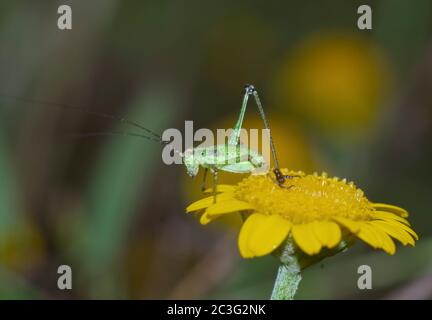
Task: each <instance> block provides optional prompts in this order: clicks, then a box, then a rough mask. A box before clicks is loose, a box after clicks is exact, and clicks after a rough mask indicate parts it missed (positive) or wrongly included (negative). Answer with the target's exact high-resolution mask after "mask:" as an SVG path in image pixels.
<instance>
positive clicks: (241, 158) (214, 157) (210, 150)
mask: <svg viewBox="0 0 432 320" xmlns="http://www.w3.org/2000/svg"><path fill="white" fill-rule="evenodd" d="M250 96H253V97H254V99H255V103H256V105H257V107H258V112H259V114H260V117H261V119H262V121H263V123H264V128H265V129H266V132H267V134H268V138H269V142H270V149H271V152H272V158H273V162H274V169H273V174H274V175H275V183H276V184H278V185H279V186H280V187H283V188H289V187H290V186H285V181H286V179H290V178H292V176H289V175H284V174H282V172H281V171H280V168H279V162H278V159H277V156H276V149H275V147H274V144H273V139H272V136H271V133H270V128H269V124H268V120H267V118H266V116H265V113H264V109H263V107H262V104H261V100H260V98H259V96H258V92H257V90H256V89H255V87H254V86H253V85H250V84H247V85H245V93H244V96H243V103H242V105H241V109H240V114H239V117H238V120H237V122H236V124H235V126H234V128H233V129H232V131H231V133H230V135H229V137H228V142H227V143H224V144H218V145H213V146H207V147H195V148H189V149H187V150H185V152H179V151H178V150H174V152H176V153H178V154H179V156H180V157H181V158H182V162H183V164H184V165H185V167H186V171H187V173H188V175H189V176H191V177H195V176H196V175H197V174H198V172H199V168H200V167H202V168H204V176H203V181H202V185H201V188H202V190H205V188H206V187H205V183H206V177H207V174H208V171H211V173H212V174H213V199H214V200H213V201H214V202H216V197H217V183H218V172H219V171H226V172H230V173H252V172H253V171H254V170H256V169H259V168H262V167H263V166H264V165H265V164H266V163H265V160H264V157H263V156H262V155H261V154H259V153H258V152H257V151H255V150H253V149H250V148H248V147H247V146H245V145H242V144H241V142H240V134H241V129H242V125H243V120H244V115H245V112H246V108H247V104H248V100H249V97H250ZM2 97H3V98H6V99H13V100H17V101H21V102H26V103H36V104H45V105H52V106H57V107H61V108H66V109H73V110H78V111H82V112H85V113H88V114H92V115H95V116H99V117H103V118H109V119H112V120H116V121H119V122H121V123H124V124H127V125H129V126H132V127H135V128H139V129H141V130H143V131H145V132H146V134H139V133H131V132H87V133H80V134H76V135H74V136H77V137H90V136H103V135H121V136H134V137H141V138H145V139H147V140H151V141H155V142H158V143H160V144H162V145H168V144H170V141H165V140H162V137H161V135H159V134H157V133H155V132H153V131H152V130H150V129H148V128H146V127H144V126H142V125H141V124H139V123H137V122H134V121H131V120H128V119H126V118H122V117H117V116H114V115H112V114H108V113H103V112H96V111H92V110H89V109H86V108H80V107H75V106H70V105H67V104H61V103H53V102H46V101H38V100H33V99H26V98H18V97H12V96H2Z"/></svg>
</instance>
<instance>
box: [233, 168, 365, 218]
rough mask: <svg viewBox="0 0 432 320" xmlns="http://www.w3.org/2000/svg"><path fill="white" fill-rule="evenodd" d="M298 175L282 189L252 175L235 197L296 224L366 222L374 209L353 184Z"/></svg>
mask: <svg viewBox="0 0 432 320" xmlns="http://www.w3.org/2000/svg"><path fill="white" fill-rule="evenodd" d="M282 172H283V173H284V174H290V175H296V177H295V178H292V179H287V180H286V182H285V186H286V188H281V187H279V186H278V185H277V183H276V182H275V181H274V180H273V179H271V178H270V177H269V176H268V175H255V176H254V175H252V176H249V177H248V178H246V179H244V180H243V181H242V182H240V183H239V184H238V185H237V188H236V191H235V193H234V196H235V198H237V199H239V200H242V201H246V202H248V203H251V204H252V205H253V206H254V207H255V210H256V211H257V212H260V213H263V214H268V215H274V214H277V215H280V216H282V217H284V218H286V219H288V220H290V221H292V222H293V223H307V222H312V221H323V220H330V219H331V218H332V217H344V218H349V219H351V220H367V219H368V218H369V215H370V213H371V211H372V210H373V208H372V205H371V203H370V202H369V201H368V199H367V198H366V197H365V196H364V193H363V191H362V190H360V189H358V188H357V187H356V186H355V185H354V183H353V182H349V183H347V181H346V179H343V180H340V179H338V178H336V177H335V178H328V177H327V174H326V173H322V174H321V175H318V174H316V173H315V174H313V175H305V174H304V173H303V172H288V171H287V170H282Z"/></svg>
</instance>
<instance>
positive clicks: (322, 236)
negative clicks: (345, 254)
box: [312, 221, 342, 248]
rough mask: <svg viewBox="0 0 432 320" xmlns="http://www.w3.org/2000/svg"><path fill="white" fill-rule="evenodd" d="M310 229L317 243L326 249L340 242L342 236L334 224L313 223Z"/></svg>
mask: <svg viewBox="0 0 432 320" xmlns="http://www.w3.org/2000/svg"><path fill="white" fill-rule="evenodd" d="M312 229H313V232H314V234H315V236H316V238H317V239H318V240H319V242H321V244H322V245H323V246H326V247H327V248H333V247H335V246H337V245H338V243H339V242H340V240H341V236H342V234H341V231H340V228H339V226H338V225H337V224H336V223H334V222H328V221H321V222H314V223H312Z"/></svg>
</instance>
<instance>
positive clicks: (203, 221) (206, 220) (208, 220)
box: [200, 213, 213, 225]
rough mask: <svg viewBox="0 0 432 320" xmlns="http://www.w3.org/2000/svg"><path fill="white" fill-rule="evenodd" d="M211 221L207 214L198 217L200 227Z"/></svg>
mask: <svg viewBox="0 0 432 320" xmlns="http://www.w3.org/2000/svg"><path fill="white" fill-rule="evenodd" d="M212 220H213V219H212V218H211V217H209V216H208V214H206V213H203V214H202V215H201V217H200V223H201V224H202V225H206V224H208V223H210V222H212Z"/></svg>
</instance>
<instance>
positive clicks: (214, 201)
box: [212, 169, 218, 203]
mask: <svg viewBox="0 0 432 320" xmlns="http://www.w3.org/2000/svg"><path fill="white" fill-rule="evenodd" d="M212 171H213V203H216V194H217V181H218V170H217V169H213V170H212Z"/></svg>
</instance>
